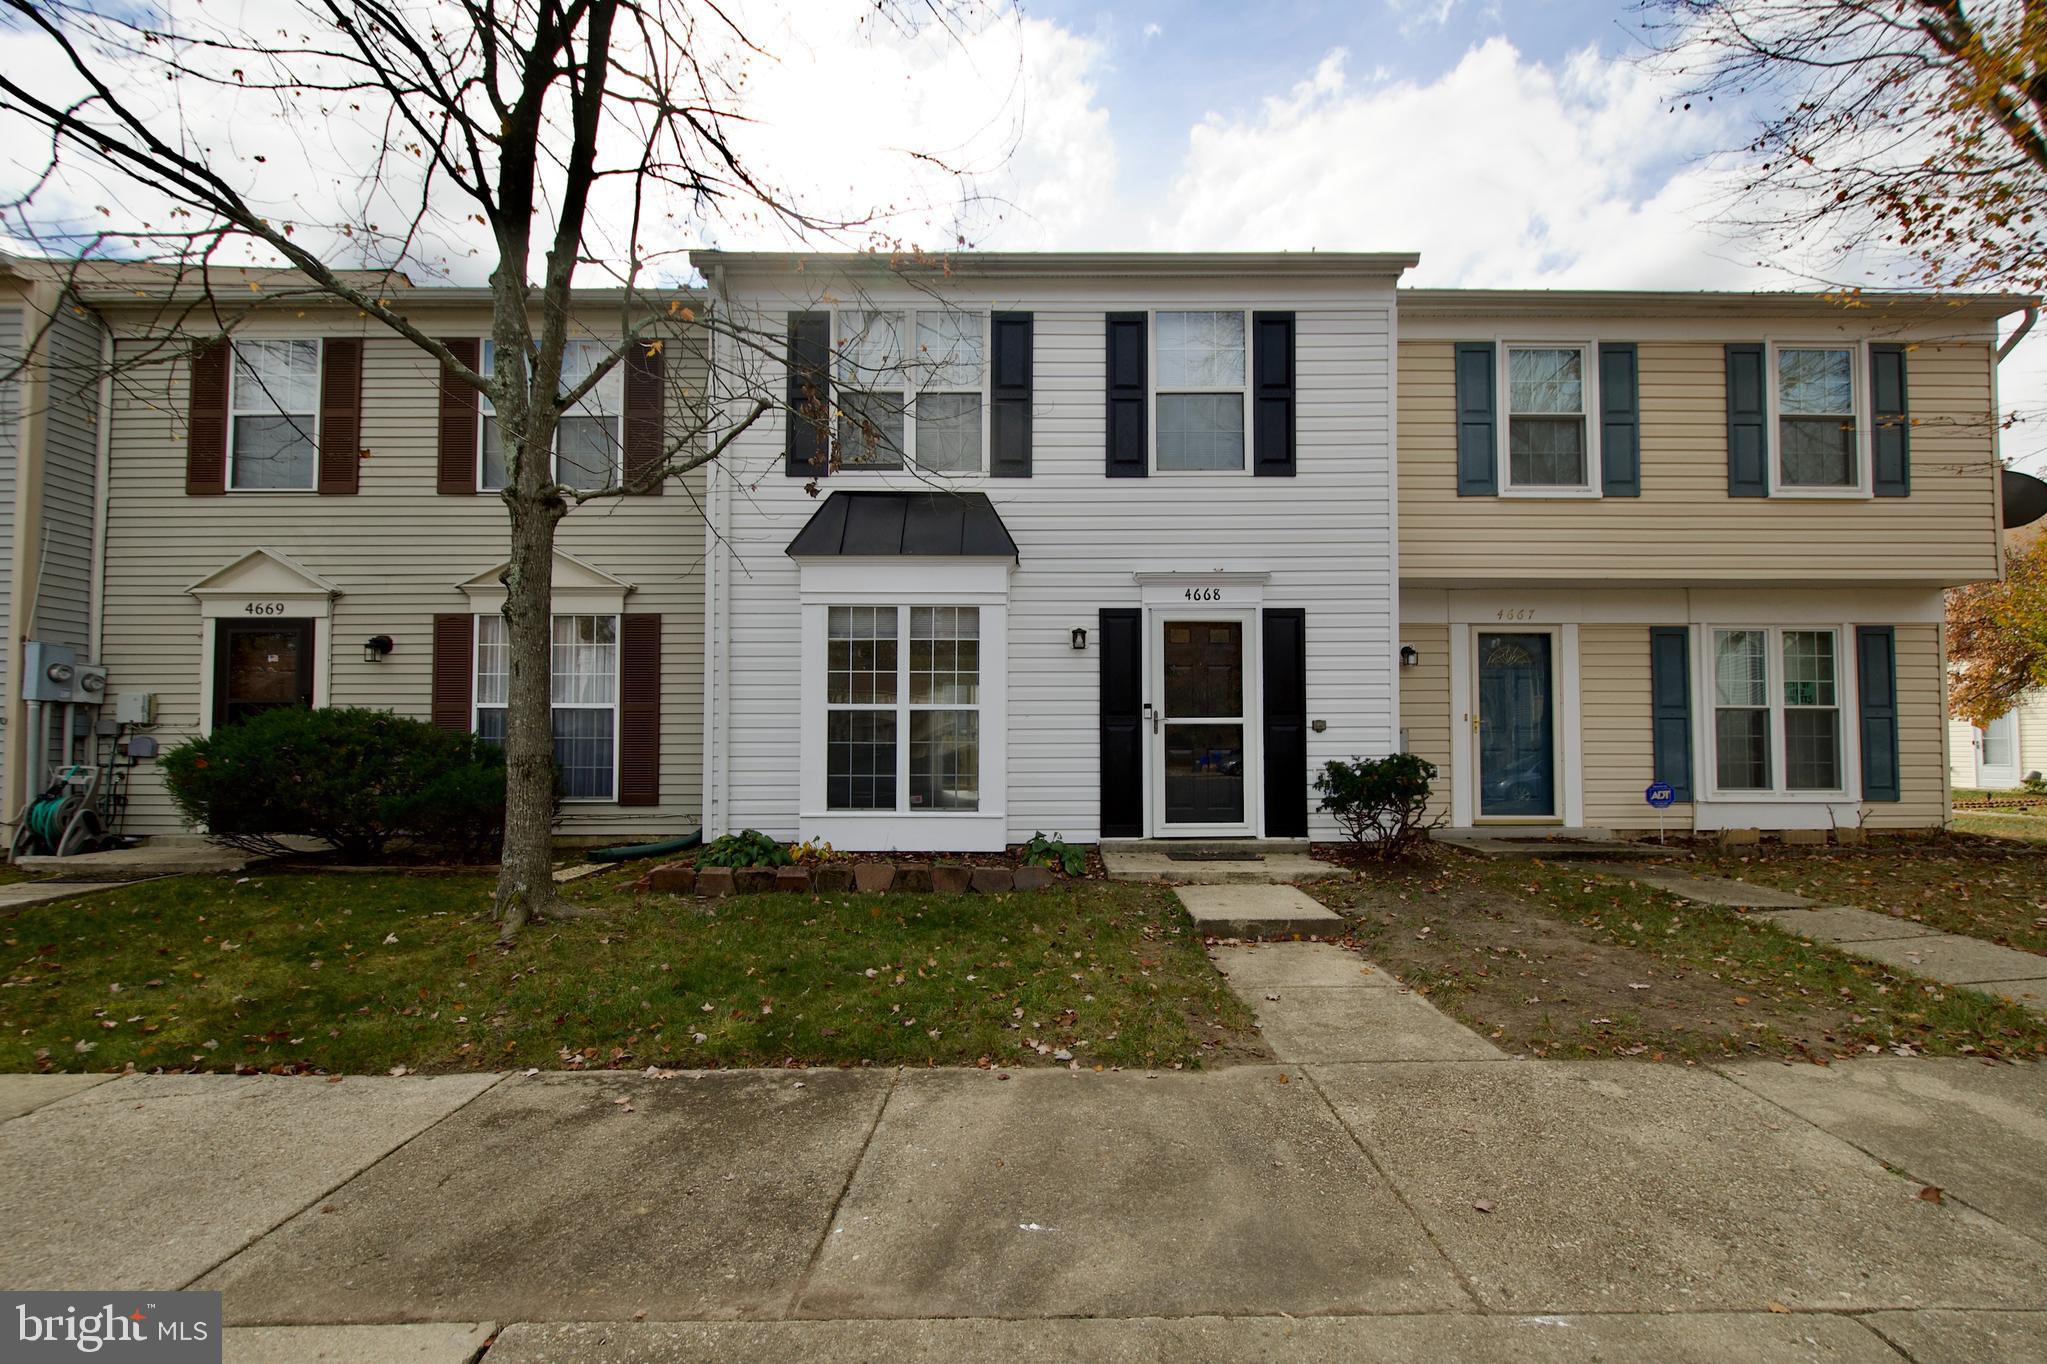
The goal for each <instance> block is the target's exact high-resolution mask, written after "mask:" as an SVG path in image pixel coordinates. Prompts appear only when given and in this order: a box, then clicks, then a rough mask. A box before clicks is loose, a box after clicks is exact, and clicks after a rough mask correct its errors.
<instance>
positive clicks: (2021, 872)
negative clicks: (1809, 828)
mask: <svg viewBox="0 0 2047 1364" xmlns="http://www.w3.org/2000/svg"><path fill="white" fill-rule="evenodd" d="M1967 819H1968V824H1967V826H1966V827H1965V826H1964V824H1963V817H1959V816H1958V817H1957V819H1956V821H1955V823H1956V832H1955V833H1952V834H1938V833H1936V834H1927V835H1903V834H1899V835H1891V836H1879V837H1872V838H1871V839H1870V841H1869V843H1868V844H1867V845H1865V846H1863V847H1859V848H1787V847H1780V846H1773V845H1768V844H1765V845H1762V846H1760V847H1748V848H1727V849H1720V848H1707V847H1701V848H1699V849H1698V850H1697V851H1696V852H1695V854H1694V856H1693V859H1692V862H1693V868H1694V869H1695V870H1697V871H1701V872H1705V873H1708V874H1712V875H1719V876H1732V877H1734V878H1736V879H1738V880H1742V881H1749V882H1753V883H1755V884H1756V885H1763V886H1773V887H1776V888H1777V889H1779V890H1788V891H1792V892H1794V893H1795V894H1799V895H1803V896H1805V897H1807V898H1808V899H1811V900H1813V901H1815V902H1817V903H1820V904H1829V905H1853V906H1855V907H1856V908H1858V909H1871V910H1876V911H1878V912H1879V913H1884V914H1895V915H1897V916H1899V917H1900V918H1906V919H1911V920H1913V921H1915V922H1917V923H1923V924H1926V925H1927V926H1928V927H1931V928H1937V929H1940V930H1942V931H1944V932H1948V933H1961V934H1965V935H1967V936H1969V937H1972V938H1982V939H1984V940H1985V941H1987V942H1994V943H2002V944H2004V945H2005V946H2007V947H2016V948H2019V949H2021V950H2023V951H2027V952H2040V953H2047V848H2043V847H2041V846H2039V845H2040V844H2041V843H2042V842H2047V819H2038V820H2036V819H2032V818H2029V817H2026V816H2020V815H1988V814H1978V815H1971V816H1967ZM2041 974H2042V975H2047V963H2043V964H2042V970H2041Z"/></svg>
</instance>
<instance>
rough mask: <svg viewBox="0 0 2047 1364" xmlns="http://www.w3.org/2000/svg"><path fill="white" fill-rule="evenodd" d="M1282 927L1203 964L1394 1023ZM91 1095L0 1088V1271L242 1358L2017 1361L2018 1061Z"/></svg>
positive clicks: (2030, 1320) (450, 1085)
mask: <svg viewBox="0 0 2047 1364" xmlns="http://www.w3.org/2000/svg"><path fill="white" fill-rule="evenodd" d="M1301 946H1302V945H1297V944H1287V945H1269V946H1262V947H1257V948H1252V949H1239V950H1236V951H1232V952H1230V953H1227V954H1226V959H1227V963H1228V966H1229V969H1232V970H1233V971H1234V973H1235V974H1234V977H1233V979H1234V980H1235V982H1236V983H1237V985H1238V986H1239V988H1242V989H1245V990H1247V991H1252V992H1259V991H1263V992H1268V993H1278V994H1280V995H1281V1000H1280V1001H1278V1002H1279V1003H1282V1004H1283V1003H1285V1002H1286V999H1287V997H1288V995H1289V994H1292V995H1305V994H1307V993H1309V992H1311V991H1318V990H1319V991H1323V992H1325V993H1327V994H1328V995H1330V996H1331V997H1332V998H1334V997H1335V996H1338V995H1345V994H1355V995H1364V994H1375V995H1377V996H1380V997H1383V998H1384V999H1387V1000H1391V999H1407V1000H1409V1001H1410V1002H1411V1003H1413V1004H1414V1005H1415V1006H1416V1007H1419V1008H1426V1007H1427V1006H1426V1005H1425V1004H1423V1003H1422V1002H1421V1001H1420V1000H1419V999H1416V998H1414V997H1412V996H1403V995H1401V994H1400V992H1399V990H1398V988H1397V987H1396V986H1393V985H1391V984H1381V983H1378V981H1377V980H1376V979H1375V977H1377V976H1378V975H1379V973H1378V972H1376V970H1374V969H1371V968H1369V965H1368V964H1367V963H1364V962H1361V961H1360V960H1359V959H1357V958H1356V957H1354V956H1351V955H1350V954H1348V953H1343V952H1340V951H1338V949H1335V948H1329V949H1327V951H1328V952H1334V953H1336V954H1337V955H1336V956H1335V957H1331V956H1328V955H1326V954H1325V953H1324V952H1323V951H1322V950H1320V949H1316V948H1313V947H1312V945H1310V950H1308V951H1305V952H1304V951H1302V950H1300V949H1301ZM1338 958H1342V959H1343V960H1338ZM1352 975H1355V976H1356V977H1357V979H1358V980H1359V981H1361V982H1362V983H1357V984H1354V983H1352V982H1351V980H1350V977H1351V976H1352ZM1281 977H1284V979H1285V980H1286V981H1287V982H1289V983H1285V984H1281V985H1279V986H1278V987H1277V988H1276V989H1275V988H1274V985H1273V982H1274V981H1275V980H1277V979H1280V978H1281ZM1310 981H1319V982H1321V983H1320V984H1309V983H1307V982H1310ZM1260 1002H1261V1003H1272V1002H1273V1001H1264V1000H1262V999H1261V1000H1260ZM1325 1003H1326V1001H1325ZM1431 1012H1433V1011H1431ZM1278 1016H1279V1015H1278V1014H1275V1015H1274V1017H1275V1018H1277V1017H1278ZM1445 1022H1447V1020H1445ZM1450 1026H1452V1027H1454V1026H1455V1025H1454V1024H1453V1025H1450ZM1275 1031H1282V1032H1283V1030H1280V1029H1275ZM1304 1035H1307V1034H1306V1033H1305V1032H1304ZM1275 1041H1276V1044H1279V1045H1281V1047H1282V1050H1284V1048H1285V1047H1287V1046H1293V1045H1295V1044H1294V1043H1292V1042H1282V1041H1281V1039H1279V1038H1276V1039H1275ZM85 1078H86V1077H70V1076H52V1077H29V1076H17V1077H9V1078H8V1079H7V1080H6V1081H5V1083H4V1084H0V1101H4V1102H5V1103H6V1105H7V1107H6V1109H5V1110H4V1111H6V1112H11V1113H14V1114H15V1115H16V1116H13V1117H11V1118H8V1119H6V1120H5V1121H0V1206H5V1207H6V1208H7V1209H8V1213H9V1234H8V1236H7V1237H6V1238H4V1240H0V1283H6V1284H8V1285H10V1286H12V1287H16V1288H39V1287H56V1286H59V1285H63V1286H70V1287H77V1286H82V1285H88V1284H89V1285H92V1286H105V1287H139V1288H176V1287H187V1286H191V1287H200V1288H212V1289H219V1290H220V1291H222V1292H223V1293H224V1294H225V1301H226V1320H227V1323H228V1325H229V1327H230V1332H229V1339H228V1358H230V1359H237V1360H245V1361H256V1360H271V1359H304V1358H314V1357H325V1358H330V1359H336V1360H342V1359H351V1358H356V1359H378V1360H382V1359H414V1360H420V1361H424V1362H425V1364H439V1362H440V1361H446V1364H455V1361H458V1360H467V1359H470V1358H472V1357H473V1356H474V1355H475V1352H476V1350H477V1348H478V1346H479V1344H480V1343H481V1342H482V1341H485V1340H492V1339H494V1341H495V1343H494V1344H492V1345H491V1346H490V1348H489V1351H488V1353H487V1354H486V1355H485V1356H484V1357H485V1359H486V1360H488V1361H538V1360H548V1361H564V1362H565V1364H578V1361H598V1360H607V1361H610V1360H621V1359H671V1358H674V1359H707V1360H708V1359H729V1358H735V1357H746V1358H765V1359H827V1360H830V1359H846V1360H852V1359H874V1358H879V1357H884V1356H891V1357H894V1356H899V1357H903V1358H906V1359H910V1360H923V1359H929V1360H938V1359H948V1360H949V1359H974V1358H986V1359H1026V1360H1040V1359H1069V1358H1090V1359H1111V1360H1147V1361H1149V1360H1164V1359H1177V1358H1181V1357H1190V1356H1192V1357H1237V1356H1246V1355H1250V1356H1260V1357H1272V1358H1300V1359H1309V1360H1314V1359H1364V1360H1386V1361H1392V1360H1420V1359H1428V1360H1490V1359H1497V1358H1503V1357H1513V1358H1517V1359H1519V1358H1528V1359H1536V1360H1567V1359H1568V1360H1580V1359H1593V1358H1656V1359H1672V1360H1698V1361H1705V1360H1714V1361H1719V1360H1726V1361H1733V1360H1785V1361H1789V1360H1800V1361H1809V1360H1891V1361H1896V1360H1898V1359H1900V1358H1903V1357H1904V1356H1903V1355H1901V1354H1900V1353H1899V1352H1898V1350H1897V1349H1894V1348H1893V1347H1894V1345H1896V1346H1900V1347H1903V1348H1904V1349H1907V1350H1909V1351H1910V1357H1911V1358H1913V1359H1917V1360H1922V1361H1924V1360H1938V1359H1968V1360H1990V1361H1997V1360H2014V1361H2016V1360H2036V1359H2039V1358H2041V1357H2043V1355H2047V1186H2043V1179H2047V1176H2042V1175H2041V1173H2040V1171H2039V1162H2038V1159H2037V1153H2038V1151H2039V1149H2040V1148H2041V1142H2042V1139H2043V1136H2047V1071H2043V1070H2042V1069H2036V1068H2029V1067H2008V1066H1988V1065H1981V1064H1975V1063H1965V1062H1955V1063H1938V1064H1936V1063H1929V1062H1926V1061H1923V1060H1909V1061H1908V1060H1902V1059H1898V1058H1873V1059H1871V1060H1868V1061H1862V1062H1855V1063H1852V1064H1846V1065H1837V1066H1835V1067H1832V1068H1829V1069H1825V1070H1821V1069H1818V1068H1813V1067H1777V1066H1765V1067H1742V1068H1737V1069H1734V1070H1730V1071H1729V1072H1727V1073H1725V1074H1721V1073H1716V1072H1714V1071H1712V1070H1710V1069H1706V1068H1683V1067H1677V1066H1653V1065H1644V1064H1639V1063H1630V1062H1579V1063H1570V1062H1529V1061H1504V1060H1501V1061H1489V1062H1485V1063H1474V1062H1473V1061H1471V1060H1463V1059H1459V1060H1449V1061H1428V1060H1403V1061H1397V1062H1392V1063H1354V1062H1336V1061H1330V1062H1317V1061H1310V1062H1306V1063H1300V1062H1290V1063H1283V1064H1279V1065H1251V1066H1239V1067H1233V1068H1229V1069H1225V1070H1220V1071H1214V1072H1210V1073H1205V1074H1191V1073H1172V1072H1165V1073H1146V1072H1141V1071H1125V1072H1109V1073H1104V1074H1094V1073H1092V1072H1084V1071H1083V1072H1070V1071H1066V1070H1049V1069H1045V1070H1019V1071H1010V1072H1003V1071H975V1070H937V1071H925V1070H913V1071H903V1072H881V1071H819V1070H812V1071H742V1072H710V1073H685V1074H681V1075H671V1076H665V1077H664V1076H642V1075H635V1074H540V1075H534V1076H530V1077H529V1076H527V1075H524V1074H512V1075H460V1076H441V1077H406V1078H402V1079H392V1078H388V1077H349V1078H347V1079H344V1080H340V1081H328V1080H324V1079H320V1078H310V1077H309V1078H282V1077H226V1076H221V1077H182V1076H171V1077H150V1076H131V1077H122V1078H114V1079H108V1080H103V1081H96V1082H94V1083H91V1084H90V1085H87V1086H86V1087H83V1088H81V1085H83V1084H84V1083H85ZM1929 1184H1932V1185H1938V1186H1941V1187H1942V1188H1943V1189H1944V1190H1945V1192H1944V1194H1943V1195H1942V1196H1941V1197H1940V1198H1939V1199H1938V1200H1936V1199H1934V1198H1931V1197H1928V1196H1924V1195H1923V1193H1922V1191H1923V1189H1924V1188H1925V1187H1926V1186H1927V1185H1929ZM735 1318H741V1319H744V1320H734V1319H735ZM493 1333H495V1334H494V1335H493ZM351 1352H352V1353H351Z"/></svg>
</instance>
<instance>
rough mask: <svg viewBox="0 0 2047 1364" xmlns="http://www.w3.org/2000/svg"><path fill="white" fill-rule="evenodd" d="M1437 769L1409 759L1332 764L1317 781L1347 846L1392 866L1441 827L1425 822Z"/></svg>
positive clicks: (1402, 756) (1325, 806)
mask: <svg viewBox="0 0 2047 1364" xmlns="http://www.w3.org/2000/svg"><path fill="white" fill-rule="evenodd" d="M1435 779H1436V765H1435V764H1434V763H1432V762H1430V761H1429V760H1428V759H1426V758H1418V757H1416V756H1415V755H1414V754H1412V753H1393V754H1389V755H1388V756H1386V757H1384V758H1352V759H1351V760H1350V761H1349V762H1331V763H1329V764H1328V765H1327V766H1325V767H1324V768H1323V769H1322V775H1321V776H1319V777H1317V778H1315V789H1316V790H1317V791H1320V792H1321V793H1322V808H1323V809H1324V810H1327V811H1328V812H1329V813H1330V814H1331V815H1332V816H1334V817H1335V820H1336V822H1337V824H1338V826H1339V827H1341V828H1342V829H1343V831H1344V832H1345V833H1346V834H1348V835H1349V836H1350V838H1351V841H1352V842H1354V843H1357V844H1359V845H1360V846H1362V847H1367V848H1371V849H1372V850H1373V851H1374V852H1376V853H1377V854H1378V855H1379V856H1380V857H1381V858H1383V859H1385V860H1387V861H1389V862H1390V861H1392V860H1393V859H1394V858H1397V857H1400V856H1402V855H1403V854H1405V853H1406V852H1407V851H1408V850H1409V849H1410V848H1413V847H1414V846H1415V845H1416V844H1418V843H1421V842H1423V841H1424V840H1426V839H1427V838H1428V836H1429V830H1430V829H1432V828H1434V827H1435V825H1436V824H1437V823H1439V822H1440V819H1441V817H1440V816H1438V818H1437V819H1436V820H1430V819H1429V818H1428V807H1429V790H1430V784H1431V783H1432V782H1434V781H1435Z"/></svg>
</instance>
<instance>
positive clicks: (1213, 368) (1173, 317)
mask: <svg viewBox="0 0 2047 1364" xmlns="http://www.w3.org/2000/svg"><path fill="white" fill-rule="evenodd" d="M1154 331H1155V333H1156V336H1157V341H1156V355H1155V359H1156V365H1155V367H1154V371H1153V372H1154V374H1155V375H1156V376H1157V378H1156V380H1155V384H1154V389H1155V397H1154V399H1153V403H1154V406H1155V408H1156V411H1157V421H1156V427H1157V432H1158V434H1157V438H1156V439H1157V454H1156V459H1155V463H1156V464H1157V467H1158V468H1159V469H1160V470H1161V471H1162V472H1183V471H1193V470H1203V471H1215V470H1236V469H1242V468H1243V467H1244V447H1245V444H1246V441H1245V432H1244V410H1245V402H1244V397H1245V390H1246V380H1245V374H1246V367H1245V354H1244V337H1245V327H1244V314H1243V313H1241V312H1200V313H1165V312H1162V313H1159V314H1157V320H1156V326H1155V327H1154Z"/></svg>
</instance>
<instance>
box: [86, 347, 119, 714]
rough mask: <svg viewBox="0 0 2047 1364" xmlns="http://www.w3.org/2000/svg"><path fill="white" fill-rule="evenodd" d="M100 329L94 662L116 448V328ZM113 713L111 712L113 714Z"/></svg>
mask: <svg viewBox="0 0 2047 1364" xmlns="http://www.w3.org/2000/svg"><path fill="white" fill-rule="evenodd" d="M95 320H96V321H97V322H98V324H99V329H100V385H99V387H100V392H99V429H98V430H97V431H95V432H94V433H93V437H94V441H93V444H94V447H95V448H94V451H93V463H92V577H91V580H90V583H89V585H88V590H89V591H90V593H91V596H92V605H91V615H90V616H89V617H88V618H87V623H86V630H87V634H86V643H87V647H88V648H90V649H91V650H92V655H91V657H92V661H93V662H94V663H104V662H106V652H105V648H104V644H103V639H104V637H105V634H106V623H107V617H106V612H107V503H108V499H109V492H108V488H107V478H108V470H109V468H110V466H111V464H112V462H113V446H114V329H113V328H112V327H109V326H108V325H107V323H106V319H105V318H95ZM110 713H111V712H110Z"/></svg>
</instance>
